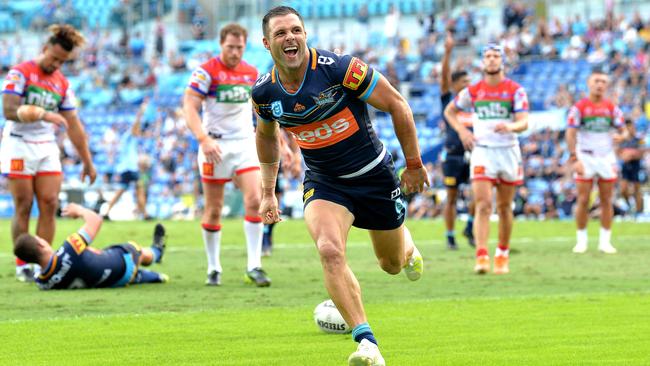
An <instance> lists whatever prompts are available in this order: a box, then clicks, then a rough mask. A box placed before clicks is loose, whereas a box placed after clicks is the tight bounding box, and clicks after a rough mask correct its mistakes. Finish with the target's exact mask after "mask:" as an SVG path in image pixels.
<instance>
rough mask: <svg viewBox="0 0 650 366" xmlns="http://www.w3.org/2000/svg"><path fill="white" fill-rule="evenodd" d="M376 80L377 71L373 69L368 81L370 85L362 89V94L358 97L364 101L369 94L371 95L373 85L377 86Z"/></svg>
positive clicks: (377, 78) (373, 88)
mask: <svg viewBox="0 0 650 366" xmlns="http://www.w3.org/2000/svg"><path fill="white" fill-rule="evenodd" d="M377 81H379V72H377V71H375V72H374V73H373V74H372V80H371V81H370V85H369V86H368V88H367V89H366V91H364V92H363V94H361V95H360V96H359V99H361V100H362V101H364V102H365V101H367V100H368V98H370V95H372V92H373V91H375V87H376V86H377Z"/></svg>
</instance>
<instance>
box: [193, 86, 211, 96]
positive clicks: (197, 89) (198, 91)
mask: <svg viewBox="0 0 650 366" xmlns="http://www.w3.org/2000/svg"><path fill="white" fill-rule="evenodd" d="M188 89H192V90H194V91H195V92H197V93H199V94H201V95H204V96H205V95H208V93H204V92H203V91H201V89H199V88H197V87H194V86H192V85H190V86H188Z"/></svg>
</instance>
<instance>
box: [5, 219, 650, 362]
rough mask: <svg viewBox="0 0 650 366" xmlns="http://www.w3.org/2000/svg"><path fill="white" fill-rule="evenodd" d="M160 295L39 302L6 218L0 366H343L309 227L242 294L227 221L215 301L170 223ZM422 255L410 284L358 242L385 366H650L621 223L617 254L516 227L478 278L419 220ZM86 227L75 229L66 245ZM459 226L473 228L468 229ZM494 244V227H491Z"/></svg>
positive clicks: (133, 229)
mask: <svg viewBox="0 0 650 366" xmlns="http://www.w3.org/2000/svg"><path fill="white" fill-rule="evenodd" d="M165 225H166V226H167V229H168V232H169V240H168V248H169V251H168V252H167V253H166V257H165V258H164V261H163V264H162V265H159V266H154V267H152V269H157V270H159V271H161V272H164V273H167V274H169V275H170V276H171V279H172V281H171V282H170V283H169V284H165V285H142V286H132V287H129V288H126V289H108V290H74V291H50V292H44V291H39V290H37V289H36V287H35V285H27V284H23V283H19V282H17V281H15V280H14V266H13V258H12V257H11V256H10V247H11V245H10V244H9V227H10V224H9V222H8V221H0V237H2V241H3V245H2V246H1V248H0V364H1V365H14V364H20V365H67V364H70V365H127V364H128V365H130V364H135V365H199V364H200V365H242V366H244V365H245V366H252V365H255V366H257V365H283V366H284V365H346V364H347V363H346V360H347V356H348V355H349V353H351V352H352V351H353V350H354V349H355V347H356V344H355V343H354V342H352V341H351V339H350V336H349V335H330V334H325V333H322V332H320V331H319V330H318V329H317V327H316V326H315V325H314V323H313V320H312V311H313V309H314V307H315V306H316V304H318V303H319V302H321V301H323V300H324V299H326V298H328V296H327V293H326V291H325V289H324V287H323V283H322V279H321V268H320V261H319V259H318V255H317V253H316V250H315V249H314V246H313V244H312V243H311V241H310V239H309V237H308V235H307V233H306V229H305V227H304V223H303V222H301V221H288V222H283V223H281V224H280V225H279V226H277V228H276V236H275V241H276V248H275V250H274V253H273V256H272V257H271V258H268V259H265V260H264V267H265V269H267V271H268V272H269V274H270V276H271V277H272V279H273V285H272V286H271V287H270V288H264V289H258V288H254V287H249V286H248V285H245V284H244V283H243V271H244V267H245V263H246V253H245V245H244V244H243V229H242V225H241V222H239V221H226V222H224V224H223V227H224V234H223V241H224V247H223V252H222V263H223V264H224V275H223V286H221V287H219V288H208V287H206V286H204V285H203V281H204V279H205V254H204V253H203V244H202V241H201V235H200V230H199V225H198V223H197V222H166V223H165ZM408 225H409V227H410V228H411V231H412V233H413V236H414V238H415V240H416V242H417V243H418V247H419V248H420V250H421V252H422V253H423V255H424V257H425V275H424V277H423V278H422V279H421V280H420V281H418V282H416V283H410V282H409V281H408V280H406V278H405V276H404V275H403V274H400V275H398V276H390V275H387V274H385V273H383V272H382V271H381V270H380V268H379V267H378V265H377V262H376V259H375V257H374V255H373V252H372V248H371V246H370V245H369V240H368V238H367V234H366V233H365V232H363V231H357V230H355V231H353V232H352V233H351V235H350V243H349V248H348V257H349V262H350V265H351V267H352V269H353V270H354V272H355V273H356V275H357V277H358V279H359V281H360V283H361V286H362V289H363V296H364V301H365V303H366V311H367V313H368V317H369V320H370V323H371V325H372V327H373V330H374V331H375V334H376V336H377V337H378V340H379V343H380V346H381V349H382V353H383V355H384V357H385V359H386V363H387V364H388V365H391V366H393V365H395V366H398V365H399V366H406V365H427V366H428V365H650V315H648V314H649V313H650V229H649V226H648V224H647V223H646V224H634V223H616V224H615V227H614V233H613V243H614V245H615V246H616V247H617V248H618V249H619V252H620V253H619V254H617V255H610V256H606V255H603V254H599V253H597V252H596V251H595V247H596V243H597V230H598V225H597V223H595V222H592V223H591V224H590V239H591V241H590V244H591V245H590V251H589V252H588V253H587V254H584V255H574V254H572V253H571V247H572V246H573V244H574V228H573V223H571V222H516V223H515V229H514V239H513V250H512V254H511V265H510V267H511V274H509V275H507V276H494V275H487V276H483V277H478V276H476V275H474V274H473V273H472V266H473V252H472V251H471V250H470V248H469V247H468V246H467V245H465V243H464V240H463V238H458V240H459V241H460V243H459V244H460V248H461V250H459V251H457V252H449V251H446V250H445V246H444V242H443V241H442V239H443V224H442V222H440V221H433V222H432V221H416V222H409V223H408ZM78 226H79V222H74V221H68V220H64V221H61V222H60V224H59V226H58V233H57V241H56V242H57V243H58V242H61V240H62V239H63V238H64V237H65V234H66V233H68V232H70V231H74V230H76V228H77V227H78ZM461 229H462V227H461ZM152 231H153V224H152V223H142V222H128V223H120V222H109V223H106V224H105V225H104V228H103V231H102V233H101V234H100V236H99V237H98V238H97V240H96V243H95V244H94V245H95V246H98V247H103V246H105V245H107V244H111V243H114V242H123V241H125V240H126V239H129V240H136V241H138V242H140V243H149V242H150V240H151V239H150V237H151V232H152ZM492 231H493V234H495V230H494V228H493V230H492Z"/></svg>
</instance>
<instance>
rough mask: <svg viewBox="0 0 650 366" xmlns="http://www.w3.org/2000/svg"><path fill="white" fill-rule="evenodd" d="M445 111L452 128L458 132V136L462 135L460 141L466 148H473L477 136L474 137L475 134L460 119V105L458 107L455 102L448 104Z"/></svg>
mask: <svg viewBox="0 0 650 366" xmlns="http://www.w3.org/2000/svg"><path fill="white" fill-rule="evenodd" d="M444 113H445V118H446V119H447V122H448V123H449V125H450V126H451V128H453V129H454V130H456V132H458V137H460V141H462V143H463V146H464V147H465V149H466V150H472V149H473V148H474V143H475V142H476V138H475V137H474V134H473V133H472V132H471V131H470V130H468V129H467V127H465V126H464V125H463V124H462V123H460V121H459V120H458V107H456V104H455V103H453V102H451V103H449V104H447V107H446V108H445V111H444Z"/></svg>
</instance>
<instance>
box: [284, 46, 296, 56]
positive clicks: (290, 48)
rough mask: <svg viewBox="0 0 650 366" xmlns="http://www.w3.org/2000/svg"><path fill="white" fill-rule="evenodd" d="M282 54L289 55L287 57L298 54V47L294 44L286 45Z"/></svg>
mask: <svg viewBox="0 0 650 366" xmlns="http://www.w3.org/2000/svg"><path fill="white" fill-rule="evenodd" d="M283 51H284V54H285V55H287V56H289V57H294V56H295V55H297V54H298V47H296V46H288V47H285V48H284V50H283Z"/></svg>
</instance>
